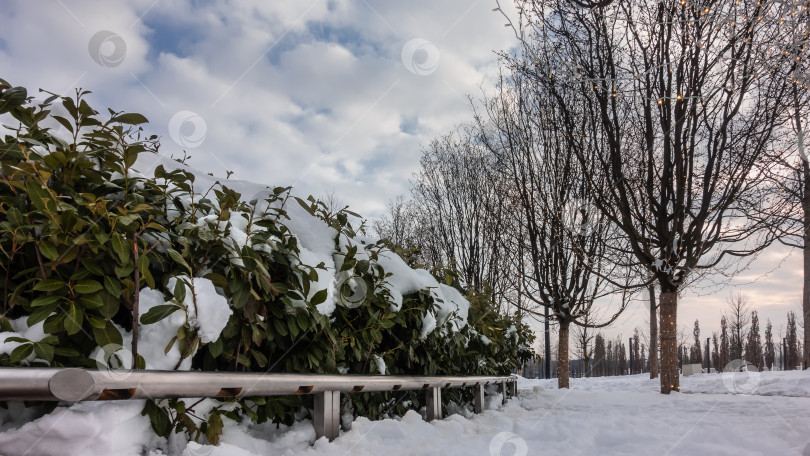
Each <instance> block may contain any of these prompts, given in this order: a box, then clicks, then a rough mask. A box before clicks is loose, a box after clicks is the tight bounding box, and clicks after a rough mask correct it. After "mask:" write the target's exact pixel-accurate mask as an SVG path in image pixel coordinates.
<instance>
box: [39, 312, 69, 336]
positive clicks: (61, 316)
mask: <svg viewBox="0 0 810 456" xmlns="http://www.w3.org/2000/svg"><path fill="white" fill-rule="evenodd" d="M42 329H43V330H44V331H45V332H46V333H48V334H57V333H60V332H62V330H64V329H65V313H64V312H60V313H57V314H54V315H51V316H49V317H48V318H46V319H45V323H44V325H43V326H42Z"/></svg>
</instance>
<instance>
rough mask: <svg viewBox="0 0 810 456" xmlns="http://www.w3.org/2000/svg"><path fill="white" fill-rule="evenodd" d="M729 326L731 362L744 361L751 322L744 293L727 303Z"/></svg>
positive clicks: (732, 297) (738, 293) (735, 295)
mask: <svg viewBox="0 0 810 456" xmlns="http://www.w3.org/2000/svg"><path fill="white" fill-rule="evenodd" d="M726 302H727V304H728V311H727V315H728V325H729V357H730V361H733V360H735V359H743V355H744V353H743V351H744V347H745V345H744V344H745V340H744V337H745V334H746V328H747V327H748V324H749V323H750V321H751V311H750V308H749V305H748V301H747V300H746V298H745V295H744V294H743V293H742V292H737V293H736V294H734V295H732V296H731V297H730V298H729V299H728V300H727V301H726Z"/></svg>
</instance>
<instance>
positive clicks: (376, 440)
mask: <svg viewBox="0 0 810 456" xmlns="http://www.w3.org/2000/svg"><path fill="white" fill-rule="evenodd" d="M724 380H725V381H724ZM681 385H682V387H681V389H682V393H680V394H677V393H673V394H670V395H668V396H664V395H661V394H659V393H657V389H658V382H657V380H650V379H649V378H647V375H646V374H645V375H636V376H629V377H606V378H593V379H573V380H572V382H571V386H572V387H571V389H570V390H567V391H566V390H557V389H556V385H555V383H554V382H553V381H546V380H526V379H521V380H520V382H519V384H518V388H519V396H518V397H517V398H515V399H512V400H510V401H509V403H508V404H507V405H505V406H502V407H501V406H500V399H499V397H497V396H491V397H488V408H489V409H488V410H486V411H485V412H484V413H483V414H481V415H472V414H466V416H461V415H458V414H455V415H451V416H448V417H446V418H445V419H444V420H441V421H436V422H432V423H426V422H424V421H423V420H422V418H421V416H420V415H419V414H418V413H416V412H409V413H408V414H407V415H405V416H404V417H403V418H402V419H401V420H399V421H397V420H382V421H375V422H372V421H369V420H367V419H365V418H359V419H357V420H355V422H354V423H353V425H352V429H351V430H350V431H348V432H342V433H341V436H340V437H339V438H338V439H337V440H336V441H334V442H331V443H330V442H327V441H326V440H325V439H321V440H319V441H317V442H314V445H313V444H312V442H313V440H314V438H315V432H314V430H313V428H312V426H311V424H310V423H309V422H300V423H297V424H296V425H294V426H293V427H291V428H285V427H282V428H281V429H275V426H271V425H261V426H248V425H238V424H235V423H229V424H226V429H225V432H224V434H223V438H222V443H221V444H220V446H219V447H213V446H210V445H197V444H195V443H191V444H189V445H188V446H186V445H185V443H184V442H181V441H179V440H178V441H177V442H174V444H169V445H166V443H165V442H161V441H160V440H159V439H156V438H154V437H151V433H150V431H149V429H148V428H149V424H148V422H147V421H146V419H145V418H143V417H141V416H140V413H139V412H140V409H141V406H142V404H141V403H140V402H139V401H138V402H135V401H133V402H118V403H111V402H108V403H85V404H77V405H74V406H73V407H71V408H60V409H59V410H57V411H56V412H55V413H53V414H51V415H48V416H46V417H43V418H40V419H39V420H36V421H33V422H30V423H28V424H26V425H24V426H22V427H21V428H19V429H14V425H13V424H12V423H13V421H12V422H8V420H9V418H10V417H9V415H16V416H18V417H19V416H20V411H19V410H17V407H12V409H10V410H9V411H6V412H5V414H4V413H3V412H0V422H2V421H6V422H5V424H0V430H3V431H5V432H2V433H0V453H2V454H5V455H7V456H11V455H40V454H43V455H46V454H47V455H51V454H54V455H55V454H59V455H73V454H82V455H88V454H94V455H107V454H110V455H112V454H116V455H119V454H120V455H130V454H131V455H139V454H147V455H150V456H158V455H163V454H167V453H171V454H185V455H193V456H197V455H200V456H202V455H205V456H225V455H228V456H248V455H290V456H293V455H349V454H351V455H358V456H359V455H385V456H397V455H456V454H458V455H519V456H525V455H535V454H594V455H595V454H599V455H604V454H622V455H627V454H644V455H649V454H655V455H657V456H664V455H681V454H682V455H697V454H700V455H704V454H706V455H709V454H710V455H723V454H728V455H749V454H750V455H766V454H767V455H776V454H778V455H802V456H806V455H810V371H805V372H763V373H761V374H760V373H750V374H735V376H734V377H728V376H726V377H724V375H720V374H698V375H694V376H691V377H686V378H682V379H681ZM732 391H737V392H742V393H744V394H731V392H732ZM145 448H148V449H145ZM156 448H160V449H156Z"/></svg>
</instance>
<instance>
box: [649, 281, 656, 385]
mask: <svg viewBox="0 0 810 456" xmlns="http://www.w3.org/2000/svg"><path fill="white" fill-rule="evenodd" d="M647 291H648V293H649V295H650V378H657V377H658V305H657V304H656V303H655V285H653V284H650V285H648V286H647Z"/></svg>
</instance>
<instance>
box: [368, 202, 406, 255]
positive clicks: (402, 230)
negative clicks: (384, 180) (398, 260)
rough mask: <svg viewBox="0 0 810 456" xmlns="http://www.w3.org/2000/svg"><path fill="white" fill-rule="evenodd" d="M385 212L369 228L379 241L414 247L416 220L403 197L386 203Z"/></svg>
mask: <svg viewBox="0 0 810 456" xmlns="http://www.w3.org/2000/svg"><path fill="white" fill-rule="evenodd" d="M385 209H386V212H385V214H383V215H382V217H380V218H379V219H376V220H374V221H373V222H372V224H371V226H372V228H373V229H374V232H375V233H376V234H377V236H378V237H379V238H380V239H388V240H390V241H391V242H393V243H394V244H395V245H401V246H403V247H410V246H415V245H416V220H415V217H414V216H415V214H414V213H413V209H412V208H411V206H410V204H409V202H408V201H407V200H406V199H405V197H404V196H402V195H400V196H397V197H395V198H394V199H392V200H390V201H388V203H386V205H385Z"/></svg>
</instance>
